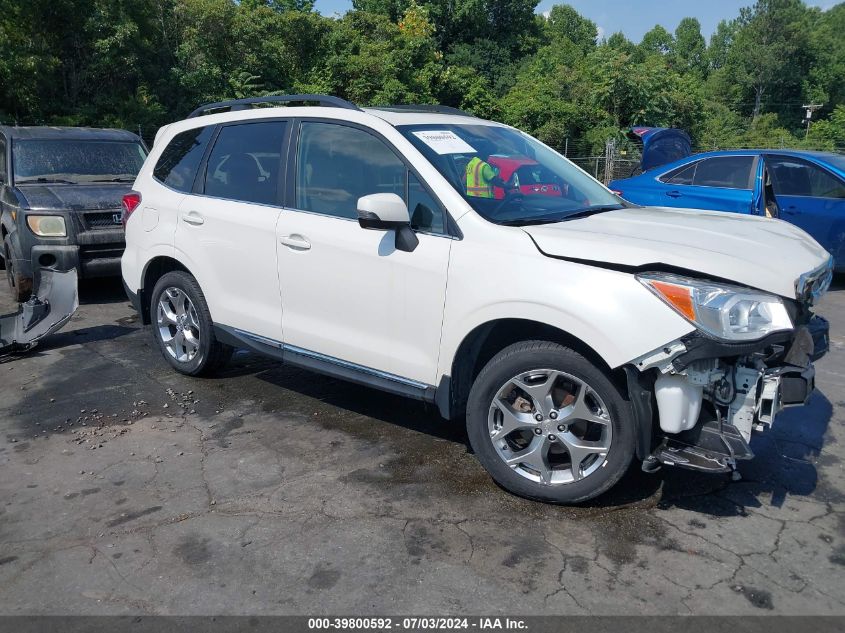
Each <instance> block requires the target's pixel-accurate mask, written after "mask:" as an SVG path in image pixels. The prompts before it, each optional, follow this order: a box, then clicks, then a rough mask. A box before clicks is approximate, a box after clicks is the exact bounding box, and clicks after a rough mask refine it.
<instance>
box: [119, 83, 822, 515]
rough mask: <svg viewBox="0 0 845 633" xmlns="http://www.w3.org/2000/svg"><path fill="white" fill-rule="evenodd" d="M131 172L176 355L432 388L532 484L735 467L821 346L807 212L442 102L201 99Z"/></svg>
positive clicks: (140, 229) (157, 309) (160, 314)
mask: <svg viewBox="0 0 845 633" xmlns="http://www.w3.org/2000/svg"><path fill="white" fill-rule="evenodd" d="M292 102H293V103H302V104H305V103H316V104H318V105H317V106H287V107H279V106H282V105H284V104H287V103H292ZM259 105H261V106H266V105H274V106H277V107H252V106H259ZM327 106H328V107H327ZM134 189H135V191H134V192H132V193H130V194H128V195H127V196H126V198H125V200H124V207H125V209H124V221H125V224H126V252H125V254H124V255H123V261H122V264H123V279H124V282H125V285H126V289H127V292H128V294H129V296H130V298H131V299H132V300H133V303H134V304H135V306H136V308H137V309H138V311H139V313H140V314H141V316H142V319H143V322H144V323H145V324H152V331H153V334H154V336H155V339H156V341H157V343H158V345H159V347H160V348H161V351H162V353H163V355H164V358H165V359H166V360H167V362H169V363H170V364H171V365H172V366H173V367H174V368H175V369H176V370H177V371H179V372H182V373H184V374H189V375H199V374H206V373H209V372H211V371H213V370H215V369H217V368H218V367H220V366H221V364H222V363H224V362H225V361H226V359H227V358H228V357H229V355H230V353H231V351H232V349H233V348H234V347H246V348H250V349H252V350H255V351H257V352H260V353H262V354H266V355H268V356H272V357H274V358H277V359H281V360H282V361H284V362H286V363H291V364H294V365H299V366H301V367H304V368H307V369H310V370H314V371H317V372H321V373H324V374H329V375H332V376H337V377H341V378H345V379H348V380H351V381H354V382H357V383H360V384H363V385H368V386H371V387H375V388H377V389H383V390H385V391H389V392H392V393H397V394H402V395H405V396H408V397H410V398H414V399H417V400H423V401H426V402H430V403H434V404H435V405H436V406H437V407H438V409H439V411H440V413H441V414H442V415H443V417H445V418H447V419H454V418H462V417H463V416H465V417H466V425H467V432H468V435H469V440H470V442H471V444H472V448H473V449H474V451H475V453H476V454H477V455H478V459H479V460H480V461H481V463H482V464H483V465H484V467H485V468H486V469H487V470H488V471H489V473H490V474H491V476H492V477H493V478H494V479H495V480H496V481H498V482H499V483H500V484H501V485H502V486H504V487H505V488H507V489H509V490H511V491H513V492H514V493H516V494H519V495H524V496H526V497H531V498H535V499H542V500H545V501H552V502H559V503H571V502H578V501H582V500H585V499H589V498H591V497H594V496H596V495H598V494H600V493H602V492H604V491H606V490H607V489H609V488H610V487H611V486H612V485H613V484H614V483H616V482H617V481H618V480H619V478H620V477H621V476H622V475H623V473H624V472H625V470H626V468H627V467H628V466H629V464H630V462H631V460H632V458H634V457H635V456H636V458H637V459H638V460H640V461H642V463H643V468H644V469H645V470H656V469H657V468H659V467H660V465H661V464H670V465H674V466H684V467H689V468H694V469H698V470H704V471H713V472H731V471H732V470H733V469H734V468H735V467H736V461H737V460H740V459H749V458H751V457H753V454H752V452H751V450H750V448H749V446H748V442H749V441H750V436H751V432H752V430H762V429H763V428H764V427H765V426H767V425H769V424H771V423H772V421H773V418H774V416H775V414H776V413H777V412H778V411H779V410H780V409H781V408H782V407H783V406H785V405H793V404H803V403H805V402H806V400H807V398H808V397H809V395H810V393H811V392H812V390H813V377H814V370H813V365H812V361H813V360H814V359H816V358H818V357H819V356H821V355H822V354H824V353H825V351H826V350H827V322H826V321H824V320H823V319H821V318H819V317H814V316H813V315H812V313H811V311H810V306H811V304H812V302H813V300H814V299H816V298H818V296H819V295H820V294H821V293H823V292H824V291H825V290H826V289H827V286H828V284H829V282H830V279H831V259H830V256H829V255H828V253H827V252H825V251H824V249H822V248H821V247H820V246H819V245H818V244H817V243H816V242H815V241H814V240H813V239H812V238H811V237H809V236H808V235H807V234H806V233H804V232H803V231H801V230H800V229H798V228H796V227H794V226H792V225H790V224H787V223H785V222H781V221H779V220H770V219H766V218H761V217H750V216H741V215H732V214H725V213H719V212H701V211H688V210H678V209H662V208H661V209H655V208H642V207H636V206H634V205H631V204H629V203H626V202H625V201H623V200H622V199H620V198H618V197H616V196H615V195H613V194H612V193H611V192H610V191H609V190H608V189H606V188H605V187H604V186H602V185H601V184H600V183H598V182H597V181H596V180H594V179H593V178H592V177H590V176H589V175H588V174H586V173H585V172H583V171H582V170H580V169H579V168H578V167H576V166H574V165H573V164H572V163H571V162H569V161H568V160H566V159H565V158H563V157H562V156H561V155H559V154H558V153H556V152H555V151H553V150H552V149H550V148H548V147H546V146H545V145H543V144H542V143H540V142H538V141H536V140H535V139H533V138H531V137H530V136H528V135H527V134H525V133H523V132H520V131H519V130H516V129H514V128H511V127H508V126H505V125H501V124H499V123H494V122H491V121H484V120H481V119H478V118H474V117H472V116H469V115H467V114H465V113H462V112H460V111H457V110H453V109H450V108H445V107H440V106H393V107H382V108H364V109H361V108H358V107H356V106H355V105H353V104H351V103H349V102H346V101H343V100H341V99H337V98H333V97H323V96H317V95H296V96H285V97H264V98H258V99H245V100H239V101H232V102H225V103H216V104H210V105H208V106H204V107H202V108H200V109H198V110H197V111H195V112H194V113H193V114H192V115H191V116H190V117H189V118H188V119H186V120H184V121H180V122H178V123H174V124H172V125H168V126H166V127H165V128H162V129H161V130H160V131H159V133H158V135H157V136H156V141H155V146H154V148H153V150H152V152H150V155H149V157H148V158H147V161H146V163H145V164H144V167H143V169H142V170H141V172H140V174H139V175H138V179H137V180H136V182H135V186H134ZM396 414H397V416H399V415H402V412H401V411H397V412H396Z"/></svg>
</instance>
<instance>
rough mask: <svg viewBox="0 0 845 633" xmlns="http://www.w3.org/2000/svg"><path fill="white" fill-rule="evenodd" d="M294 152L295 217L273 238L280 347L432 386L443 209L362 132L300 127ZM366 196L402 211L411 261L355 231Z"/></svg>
mask: <svg viewBox="0 0 845 633" xmlns="http://www.w3.org/2000/svg"><path fill="white" fill-rule="evenodd" d="M294 151H295V158H296V165H295V168H294V173H293V174H292V175H291V176H290V177H292V178H294V191H293V205H292V206H293V208H291V209H286V210H285V211H283V212H282V215H281V217H280V219H279V224H278V230H277V238H278V252H279V257H278V260H279V269H278V271H279V278H280V281H281V287H282V305H283V313H284V316H283V329H284V342H285V345H286V346H288V347H292V348H294V349H295V350H297V351H301V352H304V353H307V354H319V355H321V356H323V357H325V358H326V359H328V360H329V362H343V363H349V364H352V365H353V366H357V368H358V369H364V370H377V371H379V372H383V373H387V374H392V375H396V376H400V377H402V378H405V379H410V380H413V381H417V382H421V383H425V384H428V385H431V384H433V383H434V380H435V376H436V371H437V360H438V359H437V355H438V351H439V348H440V330H441V324H442V321H443V306H444V302H445V296H446V274H447V268H448V263H449V252H450V249H451V244H452V239H451V238H449V237H448V236H447V235H445V222H444V220H443V219H444V214H443V211H442V209H441V208H440V207H439V206H438V204H437V203H436V202H435V201H434V200H433V198H432V197H431V196H430V195H428V193H427V191H426V189H425V187H424V186H422V184H421V183H420V182H419V181H417V180H416V177H415V175H414V173H413V172H412V171H411V170H409V169H408V167H407V166H406V165H405V163H404V162H403V161H402V160H401V158H400V157H399V155H398V154H397V153H396V152H395V150H394V149H392V148H391V147H390V146H389V145H388V144H387V143H386V142H385V141H384V140H383V139H381V138H380V137H378V136H376V135H374V134H373V133H371V132H369V131H366V130H364V129H361V128H358V127H352V126H348V125H344V124H340V123H329V122H322V121H307V120H306V121H303V122H302V123H301V127H300V132H299V135H298V143H297V147H296V148H295V150H294ZM372 193H396V194H398V195H400V196H402V197H403V198H404V199H405V200H406V202H409V207H410V208H411V214H412V224H414V225H415V228H416V229H417V236H418V238H419V245H418V246H417V248H416V249H415V250H414V251H413V252H410V253H408V252H403V251H399V250H396V248H395V247H394V239H395V234H394V232H393V231H372V230H365V229H362V228H361V227H360V226H359V225H358V222H357V210H356V207H357V201H358V198H360V197H361V196H365V195H368V194H372Z"/></svg>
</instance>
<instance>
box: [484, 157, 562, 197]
mask: <svg viewBox="0 0 845 633" xmlns="http://www.w3.org/2000/svg"><path fill="white" fill-rule="evenodd" d="M487 162H488V163H490V164H491V165H492V166H493V167H495V168H496V169H498V170H499V178H501V179H502V180H504V181H505V182H506V183H508V184H512V185H513V191H516V190H519V192H520V193H522V194H523V195H526V196H556V197H561V196H563V195H564V194H565V193H566V192H565V191H564V190H563V189H562V188H561V186H560V184H558V182H556V181H557V180H558V179H557V178H555V175H554V174H553V173H552V172H551V171H549V170H548V169H547V168H545V167H543V166H542V165H540V164H539V163H538V162H537V161H535V160H531V159H530V158H525V157H524V156H495V155H494V156H490V157H489V158H488V159H487ZM493 192H494V195H495V196H496V198H497V199H498V200H501V199H502V198H504V197H505V190H504V189H502V188H501V187H494V188H493Z"/></svg>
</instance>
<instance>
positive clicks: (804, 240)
mask: <svg viewBox="0 0 845 633" xmlns="http://www.w3.org/2000/svg"><path fill="white" fill-rule="evenodd" d="M523 230H524V231H525V232H526V233H528V234H529V235H530V236H531V237H532V239H533V240H534V242H535V243H536V244H537V247H538V248H539V249H540V251H541V252H542V253H543V254H545V255H549V256H551V257H561V258H566V259H575V260H580V261H584V262H588V263H589V262H595V263H605V264H612V265H617V266H620V267H625V268H626V269H628V268H631V269H634V268H636V269H642V270H648V269H649V268H650V267H657V268H658V269H659V268H660V267H663V268H665V267H666V266H670V267H674V268H679V269H683V270H687V271H692V272H696V273H699V274H701V275H702V276H705V277H715V278H720V279H726V280H730V281H733V282H734V283H737V284H741V285H744V286H749V287H751V288H757V289H759V290H764V291H766V292H771V293H774V294H778V295H781V296H783V297H788V298H790V299H795V298H796V282H797V281H798V278H799V277H800V276H801V275H803V274H804V273H808V272H810V271H814V270H815V269H817V268H820V267H822V266H824V265H825V264H826V263H827V262H828V261H829V259H830V255H829V254H828V253H827V251H825V250H824V249H823V248H822V247H821V246H819V244H818V243H817V242H816V241H815V240H814V239H813V238H812V237H810V236H809V235H807V234H806V233H805V232H804V231H802V230H801V229H799V228H797V227H795V226H793V225H791V224H788V223H786V222H784V221H782V220H772V219H769V218H762V217H756V216H747V215H740V214H736V213H724V212H722V211H698V210H693V209H670V208H663V207H647V208H637V209H620V210H618V211H608V212H606V213H599V214H596V215H592V216H588V217H586V218H581V219H577V220H570V221H568V222H559V223H556V224H546V225H538V226H528V227H524V228H523Z"/></svg>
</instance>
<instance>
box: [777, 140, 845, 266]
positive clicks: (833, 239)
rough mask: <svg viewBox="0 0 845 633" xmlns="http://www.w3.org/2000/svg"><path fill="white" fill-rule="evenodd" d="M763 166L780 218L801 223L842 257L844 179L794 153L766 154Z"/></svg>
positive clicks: (844, 247)
mask: <svg viewBox="0 0 845 633" xmlns="http://www.w3.org/2000/svg"><path fill="white" fill-rule="evenodd" d="M765 160H766V168H767V169H768V171H769V175H770V177H771V180H772V189H773V191H774V194H775V198H776V199H777V202H778V206H779V207H780V213H781V216H780V217H781V219H783V220H786V221H787V222H790V223H792V224H795V225H796V226H799V227H801V228H802V229H804V230H805V231H807V233H809V234H810V235H812V236H813V237H814V238H815V239H816V241H817V242H818V243H819V244H821V245H822V246H823V247H824V248H826V249H827V250H828V251H830V252H831V254H833V256H834V258H835V259H836V260H837V263H838V264H839V265H841V264H842V262H843V261H845V182H843V181H842V180H841V179H840V178H839V177H838V176H835V175H834V174H832V173H831V172H829V171H827V170H826V169H824V168H823V167H821V166H820V165H817V164H815V163H812V162H810V161H807V160H804V159H801V158H797V157H794V156H783V155H780V156H779V155H767V156H766V159H765Z"/></svg>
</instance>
